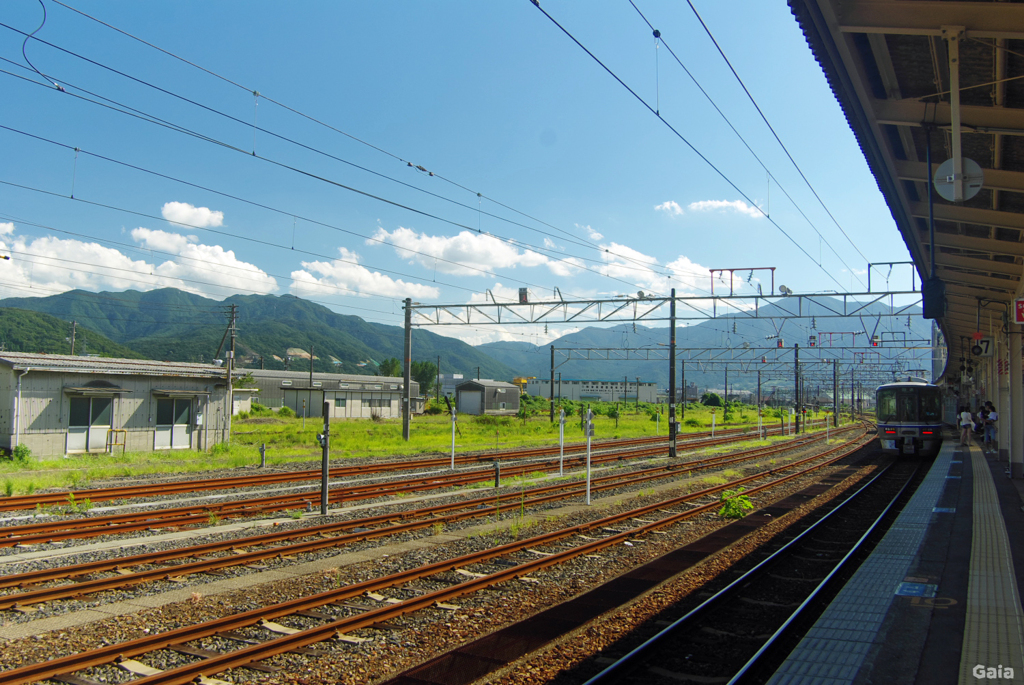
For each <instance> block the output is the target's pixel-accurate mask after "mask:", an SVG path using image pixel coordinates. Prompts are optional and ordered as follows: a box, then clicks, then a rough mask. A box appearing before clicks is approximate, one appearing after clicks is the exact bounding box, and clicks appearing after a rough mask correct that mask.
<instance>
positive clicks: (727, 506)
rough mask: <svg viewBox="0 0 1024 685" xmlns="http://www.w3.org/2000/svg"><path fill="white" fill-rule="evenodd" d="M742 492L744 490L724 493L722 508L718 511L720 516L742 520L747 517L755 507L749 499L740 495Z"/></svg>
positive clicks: (739, 489)
mask: <svg viewBox="0 0 1024 685" xmlns="http://www.w3.org/2000/svg"><path fill="white" fill-rule="evenodd" d="M742 492H743V488H737V489H736V490H726V491H725V492H723V493H722V500H721V501H722V508H721V509H719V510H718V515H719V516H721V517H722V518H726V519H741V518H743V517H744V516H746V515H747V511H749V510H750V509H753V508H754V505H753V504H752V503H751V501H750V498H749V497H747V496H746V495H743V494H740V493H742Z"/></svg>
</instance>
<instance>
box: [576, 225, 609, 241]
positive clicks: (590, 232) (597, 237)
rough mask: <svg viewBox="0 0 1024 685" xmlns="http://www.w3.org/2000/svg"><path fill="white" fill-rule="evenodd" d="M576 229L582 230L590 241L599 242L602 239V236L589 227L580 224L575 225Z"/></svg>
mask: <svg viewBox="0 0 1024 685" xmlns="http://www.w3.org/2000/svg"><path fill="white" fill-rule="evenodd" d="M576 228H582V229H583V230H584V231H586V233H587V237H588V238H590V239H591V240H601V239H603V238H604V236H603V235H602V234H600V233H598V232H597V231H595V230H594V229H592V228H591V227H590V226H581V225H580V224H576Z"/></svg>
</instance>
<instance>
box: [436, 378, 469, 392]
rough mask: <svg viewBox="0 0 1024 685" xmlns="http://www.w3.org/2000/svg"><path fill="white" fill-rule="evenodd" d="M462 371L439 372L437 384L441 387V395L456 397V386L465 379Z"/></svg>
mask: <svg viewBox="0 0 1024 685" xmlns="http://www.w3.org/2000/svg"><path fill="white" fill-rule="evenodd" d="M464 380H465V378H464V377H463V375H462V374H461V373H439V374H437V384H438V386H439V387H440V388H441V395H447V396H449V397H455V386H456V385H458V384H459V383H461V382H462V381H464Z"/></svg>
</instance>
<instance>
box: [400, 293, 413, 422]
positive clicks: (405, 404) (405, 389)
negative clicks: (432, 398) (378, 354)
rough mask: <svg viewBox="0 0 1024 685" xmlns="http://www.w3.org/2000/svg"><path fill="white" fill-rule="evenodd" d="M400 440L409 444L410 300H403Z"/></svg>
mask: <svg viewBox="0 0 1024 685" xmlns="http://www.w3.org/2000/svg"><path fill="white" fill-rule="evenodd" d="M402 380H403V385H402V439H403V440H405V441H406V442H409V419H410V418H411V417H410V414H411V412H412V401H411V399H410V397H411V395H410V385H411V384H412V298H411V297H407V298H405V370H404V371H403V373H402Z"/></svg>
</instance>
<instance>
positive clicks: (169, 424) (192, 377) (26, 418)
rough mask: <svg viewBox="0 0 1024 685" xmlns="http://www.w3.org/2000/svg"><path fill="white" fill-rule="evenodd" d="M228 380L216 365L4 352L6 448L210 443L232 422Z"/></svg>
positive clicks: (0, 421) (58, 450)
mask: <svg viewBox="0 0 1024 685" xmlns="http://www.w3.org/2000/svg"><path fill="white" fill-rule="evenodd" d="M227 387H228V385H227V370H226V369H224V368H221V367H217V366H214V365H212V364H189V363H178V362H158V361H150V360H146V359H105V358H99V357H72V356H68V355H59V354H28V353H22V352H0V448H3V449H5V450H13V449H14V447H15V446H17V445H19V444H21V445H25V446H26V447H28V448H29V449H30V450H32V453H33V454H34V455H36V456H39V457H54V456H59V455H63V454H74V453H80V452H103V451H106V450H107V449H108V446H111V445H114V444H116V445H118V446H121V445H123V446H124V449H126V450H127V451H139V452H147V451H151V450H175V449H209V448H210V447H212V446H213V445H215V444H217V443H219V442H224V441H226V440H227V439H228V434H229V431H230V429H231V411H230V405H229V402H228V391H227Z"/></svg>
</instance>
